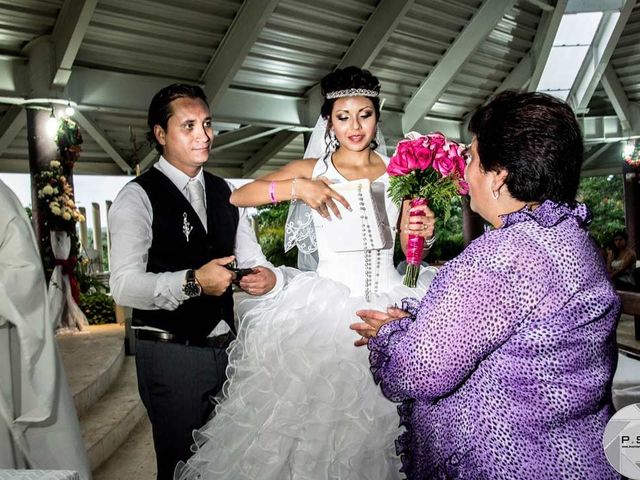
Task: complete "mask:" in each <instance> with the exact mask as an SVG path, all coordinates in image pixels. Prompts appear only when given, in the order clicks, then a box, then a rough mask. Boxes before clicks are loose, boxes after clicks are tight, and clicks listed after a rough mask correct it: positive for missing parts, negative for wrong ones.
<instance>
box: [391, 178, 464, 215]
mask: <svg viewBox="0 0 640 480" xmlns="http://www.w3.org/2000/svg"><path fill="white" fill-rule="evenodd" d="M389 197H391V200H393V201H394V202H395V203H396V205H400V203H401V202H402V201H403V200H404V199H407V198H416V197H419V198H427V199H429V208H431V210H433V212H434V213H435V214H436V216H437V217H439V218H442V219H443V220H444V222H445V223H446V222H447V220H449V216H450V215H451V205H452V203H451V199H452V198H456V197H458V186H457V184H456V182H455V181H454V180H453V179H452V178H451V177H443V176H442V175H441V174H440V173H439V172H438V171H436V170H434V169H432V168H429V169H426V170H412V171H411V172H409V173H408V174H406V175H400V176H394V177H391V178H390V179H389Z"/></svg>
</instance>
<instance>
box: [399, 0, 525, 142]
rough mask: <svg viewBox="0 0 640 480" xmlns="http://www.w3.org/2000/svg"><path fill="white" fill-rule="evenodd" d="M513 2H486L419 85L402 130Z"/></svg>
mask: <svg viewBox="0 0 640 480" xmlns="http://www.w3.org/2000/svg"><path fill="white" fill-rule="evenodd" d="M515 3H516V2H515V0H486V1H485V2H484V3H483V4H482V6H481V7H480V8H478V10H477V11H476V13H475V14H474V16H473V17H472V18H471V20H470V21H469V23H468V24H467V26H466V27H465V28H464V30H462V32H461V33H460V35H458V37H457V38H456V39H455V40H454V42H453V44H451V46H450V47H449V49H448V50H447V52H446V53H445V54H444V55H443V56H442V58H441V59H440V61H439V62H438V63H437V64H436V66H435V67H434V68H433V70H432V71H431V73H430V74H429V76H428V77H427V78H426V79H425V80H424V81H423V82H422V84H421V85H420V87H419V88H418V90H417V91H416V92H415V94H414V95H413V97H412V98H411V100H410V101H409V103H408V104H407V106H406V107H405V109H404V111H405V113H404V115H403V117H402V130H403V131H405V132H408V131H410V130H412V129H413V128H414V127H415V125H416V124H417V123H418V122H419V121H420V119H421V118H422V117H424V116H425V115H426V114H427V113H428V112H429V111H430V110H431V108H432V107H433V105H434V104H435V103H436V102H437V101H438V99H439V98H440V96H441V95H442V93H443V92H444V91H445V90H446V88H447V86H448V85H449V83H451V81H452V79H453V77H454V76H455V74H456V73H458V71H460V69H461V68H462V66H463V65H464V64H465V62H466V61H467V60H468V59H469V58H470V57H471V56H472V55H473V54H474V53H475V51H476V50H477V49H478V47H479V45H480V44H481V42H482V41H483V40H484V39H485V38H486V37H487V36H488V35H489V34H490V33H491V31H492V30H493V29H494V28H495V26H496V25H497V24H498V22H499V21H500V19H501V18H502V17H503V16H504V14H505V12H506V11H507V10H508V9H509V8H511V7H513V5H514V4H515Z"/></svg>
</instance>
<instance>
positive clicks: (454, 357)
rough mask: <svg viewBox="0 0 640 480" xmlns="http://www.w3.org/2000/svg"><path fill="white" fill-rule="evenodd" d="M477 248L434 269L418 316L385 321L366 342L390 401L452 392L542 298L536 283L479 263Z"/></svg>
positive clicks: (423, 397) (378, 377) (374, 366)
mask: <svg viewBox="0 0 640 480" xmlns="http://www.w3.org/2000/svg"><path fill="white" fill-rule="evenodd" d="M481 244H482V242H477V243H476V245H475V246H476V247H478V246H481ZM476 250H478V248H470V249H467V251H465V252H464V253H463V254H462V255H461V256H460V257H458V258H457V259H456V260H455V261H452V262H450V263H449V264H448V265H447V266H446V267H444V268H443V269H442V270H441V271H440V272H439V273H438V275H437V276H436V278H435V279H434V281H433V283H432V285H431V288H430V289H429V292H428V294H427V295H426V296H425V298H424V299H423V300H422V302H421V304H420V307H419V310H418V312H417V315H415V316H414V317H407V318H403V319H400V320H397V321H394V322H391V323H389V324H387V325H385V326H384V327H383V328H381V329H380V332H379V333H378V336H377V337H376V338H375V339H372V340H370V341H369V348H370V350H371V354H370V362H371V369H372V372H373V374H374V378H375V381H376V382H377V383H381V384H382V385H381V387H382V391H383V393H384V394H385V396H387V397H388V398H389V399H391V400H393V401H402V400H405V399H410V398H414V399H420V400H423V401H431V400H433V399H436V398H439V397H441V396H444V395H446V394H447V393H449V392H451V391H453V390H454V389H455V388H457V387H458V386H459V385H460V384H461V382H462V381H463V380H464V379H465V378H466V377H467V376H468V375H469V374H470V373H471V372H472V371H473V369H474V368H475V366H476V365H477V364H478V363H479V362H480V361H482V359H483V358H484V357H485V356H486V355H488V354H489V353H491V352H492V351H493V350H494V349H495V348H497V347H498V346H499V345H500V344H502V343H503V342H505V341H506V340H507V339H508V338H509V336H510V335H511V334H512V333H513V331H514V327H515V325H517V323H518V322H519V321H520V320H521V319H522V318H524V316H525V315H527V312H528V311H530V310H531V309H532V308H533V306H534V305H535V303H536V301H537V300H536V299H539V298H540V297H541V295H542V292H539V291H537V289H539V288H540V287H536V286H535V283H534V282H529V281H527V279H524V278H512V275H510V274H509V273H504V272H503V271H502V270H501V269H494V268H491V267H489V266H487V265H486V264H483V263H482V262H481V261H479V260H478V259H480V258H482V255H478V252H476ZM515 270H516V271H517V270H518V269H515ZM512 271H513V270H512ZM527 289H528V291H529V294H530V295H528V296H525V295H522V292H524V291H526V290H527Z"/></svg>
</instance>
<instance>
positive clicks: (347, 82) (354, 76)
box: [320, 67, 380, 120]
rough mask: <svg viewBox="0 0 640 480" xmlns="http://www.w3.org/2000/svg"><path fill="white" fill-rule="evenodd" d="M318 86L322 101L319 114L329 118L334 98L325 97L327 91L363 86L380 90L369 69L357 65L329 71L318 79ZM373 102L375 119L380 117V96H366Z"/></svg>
mask: <svg viewBox="0 0 640 480" xmlns="http://www.w3.org/2000/svg"><path fill="white" fill-rule="evenodd" d="M320 88H321V90H322V96H323V97H324V103H323V104H322V107H321V108H320V115H322V117H323V118H326V119H329V118H331V110H332V109H333V104H334V103H335V101H336V99H335V98H331V99H328V98H327V93H330V92H337V91H339V90H348V89H350V88H363V89H366V90H373V91H374V92H378V93H379V92H380V81H379V80H378V78H377V77H376V76H375V75H373V74H372V73H371V72H370V71H369V70H363V69H362V68H358V67H345V68H341V69H338V70H335V71H333V72H331V73H330V74H328V75H326V76H325V77H324V78H323V79H322V80H321V81H320ZM367 98H370V99H371V102H373V108H374V110H375V112H376V119H377V120H379V119H380V97H367Z"/></svg>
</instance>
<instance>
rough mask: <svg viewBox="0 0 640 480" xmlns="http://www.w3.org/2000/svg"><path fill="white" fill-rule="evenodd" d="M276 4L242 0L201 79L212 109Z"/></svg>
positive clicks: (268, 0)
mask: <svg viewBox="0 0 640 480" xmlns="http://www.w3.org/2000/svg"><path fill="white" fill-rule="evenodd" d="M277 5H278V0H263V1H260V2H257V1H250V0H244V2H243V3H242V6H241V7H240V10H239V11H238V13H237V14H236V16H235V18H234V19H233V22H232V23H231V26H230V27H229V29H228V30H227V33H226V34H225V36H224V38H223V39H222V42H221V43H220V45H219V46H218V48H217V49H216V51H215V53H214V55H213V57H212V59H211V61H210V62H209V65H208V66H207V68H206V69H205V72H204V74H203V76H202V79H201V80H202V83H204V85H205V87H204V91H205V93H206V94H207V98H208V99H209V104H210V105H211V108H212V109H214V108H215V107H216V106H217V105H218V103H219V101H220V99H221V97H222V96H223V95H224V93H225V92H226V90H227V88H228V87H229V85H230V84H231V81H232V80H233V78H234V77H235V75H236V73H237V72H238V70H239V69H240V67H241V66H242V63H243V62H244V59H245V58H246V57H247V55H248V53H249V50H251V47H252V46H253V44H254V43H255V41H256V39H257V38H258V35H260V32H261V31H262V27H263V26H264V24H265V23H266V22H267V20H268V19H269V17H270V16H271V14H272V13H273V11H274V10H275V8H276V6H277Z"/></svg>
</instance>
